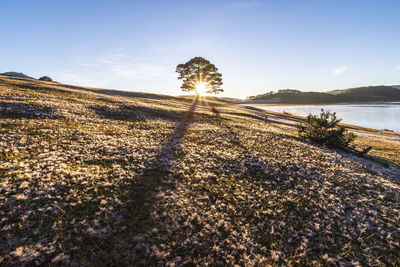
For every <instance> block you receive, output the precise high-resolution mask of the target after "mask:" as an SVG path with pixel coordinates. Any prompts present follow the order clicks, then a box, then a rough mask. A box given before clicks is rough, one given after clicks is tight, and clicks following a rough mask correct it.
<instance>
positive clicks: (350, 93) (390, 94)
mask: <svg viewBox="0 0 400 267" xmlns="http://www.w3.org/2000/svg"><path fill="white" fill-rule="evenodd" d="M264 100H265V101H271V100H277V101H278V102H279V103H288V104H324V103H327V104H328V103H343V102H378V101H400V89H397V88H395V87H391V86H368V87H357V88H351V89H347V90H334V91H331V92H326V93H322V92H302V91H299V90H294V89H282V90H278V91H277V92H274V91H270V92H268V93H264V94H260V95H256V96H249V97H247V98H246V101H249V102H261V103H262V101H264Z"/></svg>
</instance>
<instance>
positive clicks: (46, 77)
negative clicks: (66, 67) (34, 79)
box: [39, 76, 53, 82]
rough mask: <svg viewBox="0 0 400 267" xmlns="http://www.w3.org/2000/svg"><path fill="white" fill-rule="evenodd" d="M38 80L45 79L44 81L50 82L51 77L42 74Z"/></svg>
mask: <svg viewBox="0 0 400 267" xmlns="http://www.w3.org/2000/svg"><path fill="white" fill-rule="evenodd" d="M39 80H40V81H46V82H52V81H53V79H51V78H50V77H49V76H42V77H40V78H39Z"/></svg>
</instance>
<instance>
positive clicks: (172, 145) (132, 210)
mask: <svg viewBox="0 0 400 267" xmlns="http://www.w3.org/2000/svg"><path fill="white" fill-rule="evenodd" d="M197 104H198V96H196V97H195V98H194V99H193V101H192V104H191V106H190V108H189V109H188V111H186V112H185V113H184V114H183V116H182V117H181V120H180V122H178V123H177V126H176V129H175V130H174V132H173V133H172V134H171V135H170V137H169V139H168V140H167V141H166V142H165V144H164V145H163V146H162V147H161V149H160V150H159V152H158V154H157V155H156V157H155V158H154V160H152V161H150V162H149V163H148V164H147V165H146V166H144V167H143V168H142V169H141V170H140V174H139V176H138V177H135V179H132V180H131V182H130V184H129V185H128V186H127V187H126V189H125V192H123V193H122V197H121V200H123V201H124V202H126V203H129V204H128V206H127V207H126V209H125V212H124V214H123V216H124V218H125V220H126V221H127V224H128V225H129V226H130V227H127V228H126V229H125V230H124V231H121V232H119V233H118V234H119V235H120V236H121V237H122V238H127V239H129V240H133V242H136V241H137V242H139V241H142V240H143V239H145V238H146V237H147V236H149V235H150V230H151V228H152V227H154V226H158V227H161V228H162V227H163V225H160V224H157V222H156V220H157V218H154V217H153V216H152V214H151V211H152V207H153V206H154V205H155V202H156V197H155V195H156V192H157V189H158V188H159V187H162V186H168V187H169V186H172V185H171V184H170V183H168V181H167V179H166V178H167V177H168V176H170V175H172V170H171V168H172V166H173V164H174V162H175V161H176V159H177V156H178V155H177V154H178V150H179V148H180V145H181V143H182V140H183V137H184V135H185V133H186V131H187V129H188V126H189V125H190V123H191V122H192V120H193V113H194V111H195V108H196V105H197ZM160 231H163V229H160ZM136 249H137V250H138V251H139V252H138V251H136V253H146V252H143V251H140V246H136ZM147 260H151V259H147Z"/></svg>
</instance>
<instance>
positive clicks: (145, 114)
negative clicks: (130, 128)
mask: <svg viewBox="0 0 400 267" xmlns="http://www.w3.org/2000/svg"><path fill="white" fill-rule="evenodd" d="M88 108H89V109H91V110H92V111H94V112H95V113H96V114H97V115H98V116H100V117H102V118H103V119H109V120H121V121H143V120H149V119H162V120H172V121H177V120H179V118H181V116H182V112H178V111H173V110H165V109H158V108H154V107H145V106H137V105H135V106H129V105H120V106H118V107H109V106H105V105H90V106H88Z"/></svg>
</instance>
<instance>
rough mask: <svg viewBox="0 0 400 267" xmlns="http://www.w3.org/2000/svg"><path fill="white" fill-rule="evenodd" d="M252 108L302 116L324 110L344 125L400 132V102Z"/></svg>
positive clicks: (257, 105) (261, 105)
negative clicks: (334, 114)
mask: <svg viewBox="0 0 400 267" xmlns="http://www.w3.org/2000/svg"><path fill="white" fill-rule="evenodd" d="M252 106H256V107H258V108H262V109H266V110H271V111H276V112H283V111H285V112H289V113H292V114H295V115H300V116H307V115H308V114H309V113H311V114H319V113H320V112H321V108H323V109H324V110H329V111H332V112H336V115H337V117H338V118H341V119H343V120H342V122H343V123H347V124H353V125H358V126H363V127H368V128H373V129H389V130H393V131H396V132H400V102H386V103H368V104H339V105H281V104H253V105H252Z"/></svg>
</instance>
